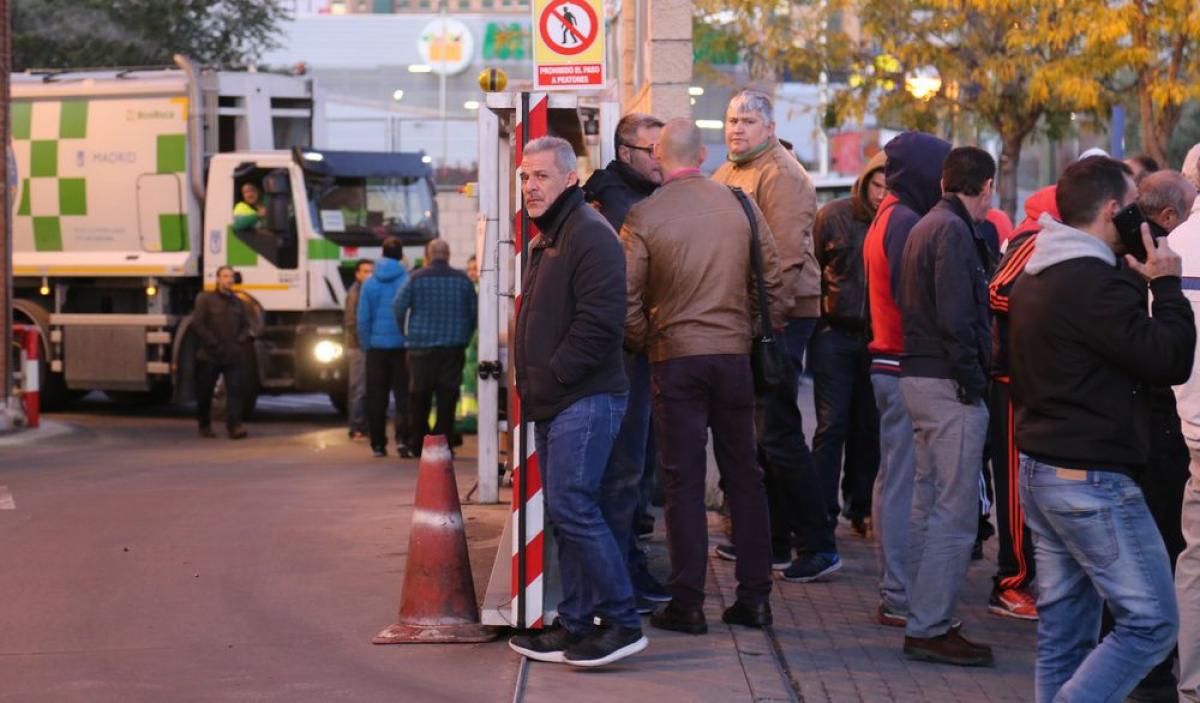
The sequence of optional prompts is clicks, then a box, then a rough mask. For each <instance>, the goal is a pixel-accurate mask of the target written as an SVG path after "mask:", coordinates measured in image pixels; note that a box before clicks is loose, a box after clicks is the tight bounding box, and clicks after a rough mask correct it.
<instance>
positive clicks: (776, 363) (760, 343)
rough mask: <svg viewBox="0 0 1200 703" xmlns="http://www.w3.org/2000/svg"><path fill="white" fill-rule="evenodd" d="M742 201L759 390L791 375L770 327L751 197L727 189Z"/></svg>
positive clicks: (752, 352)
mask: <svg viewBox="0 0 1200 703" xmlns="http://www.w3.org/2000/svg"><path fill="white" fill-rule="evenodd" d="M730 190H732V191H733V194H734V195H736V196H737V199H738V201H739V202H740V203H741V204H742V210H744V211H745V212H746V219H748V220H750V262H751V265H752V266H753V268H754V283H755V287H756V288H757V291H758V293H757V294H758V315H759V321H760V323H761V330H760V332H759V334H757V335H755V337H754V339H753V340H752V343H751V346H750V367H751V369H753V371H754V389H755V390H756V391H758V392H760V393H762V392H764V391H769V390H772V389H774V388H778V387H779V386H782V385H784V384H786V383H787V382H788V379H789V378H790V377H791V376H792V375H793V372H792V368H791V366H792V365H791V362H790V361H789V360H788V357H787V352H786V351H785V350H784V349H783V347H782V346H781V345H780V344H779V341H778V340H776V339H775V336H774V334H773V331H772V330H771V312H770V309H769V308H768V307H767V284H766V283H765V282H764V281H763V263H762V249H761V247H760V246H759V243H758V221H757V220H756V219H755V217H754V210H753V209H752V208H751V207H750V198H748V197H747V196H746V193H745V192H744V191H743V190H742V189H741V188H730Z"/></svg>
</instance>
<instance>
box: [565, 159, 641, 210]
mask: <svg viewBox="0 0 1200 703" xmlns="http://www.w3.org/2000/svg"><path fill="white" fill-rule="evenodd" d="M607 188H629V189H630V190H632V191H634V192H635V193H638V194H639V195H643V196H645V195H650V194H651V193H653V192H654V190H655V189H656V188H658V184H657V183H655V182H654V181H651V180H648V179H646V178H645V177H643V176H642V174H640V173H638V172H637V171H636V170H634V168H633V167H632V166H630V165H629V164H627V163H625V162H623V161H617V160H616V159H613V160H612V161H609V162H608V165H607V166H605V167H604V168H601V169H597V170H595V171H593V172H592V175H591V177H589V178H588V179H587V183H584V184H583V194H584V196H586V198H587V200H589V201H590V200H597V199H599V197H600V193H601V192H602V191H604V190H605V189H607Z"/></svg>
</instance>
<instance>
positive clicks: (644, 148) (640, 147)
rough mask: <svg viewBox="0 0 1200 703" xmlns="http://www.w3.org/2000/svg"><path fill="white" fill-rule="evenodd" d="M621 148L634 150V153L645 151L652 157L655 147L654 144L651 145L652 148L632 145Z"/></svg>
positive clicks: (624, 145)
mask: <svg viewBox="0 0 1200 703" xmlns="http://www.w3.org/2000/svg"><path fill="white" fill-rule="evenodd" d="M621 146H623V147H625V148H626V149H633V150H634V151H644V152H646V153H647V154H650V155H653V154H654V145H653V144H651V145H650V146H634V145H632V144H622V145H621Z"/></svg>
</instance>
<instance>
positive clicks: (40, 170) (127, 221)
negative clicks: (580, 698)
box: [11, 98, 189, 252]
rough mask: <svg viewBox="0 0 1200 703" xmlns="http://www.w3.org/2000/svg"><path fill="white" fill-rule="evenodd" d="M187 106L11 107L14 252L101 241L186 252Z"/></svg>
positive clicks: (26, 103) (168, 101) (76, 103)
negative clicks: (167, 181) (166, 181)
mask: <svg viewBox="0 0 1200 703" xmlns="http://www.w3.org/2000/svg"><path fill="white" fill-rule="evenodd" d="M98 105H99V107H98ZM185 105H186V101H182V99H180V98H144V99H143V98H132V99H129V100H124V99H116V100H114V99H104V100H97V101H92V100H86V99H79V98H73V99H66V100H58V99H53V98H50V99H40V98H39V99H34V100H16V101H14V102H13V103H12V106H11V115H12V137H13V150H14V155H15V157H16V161H17V175H18V187H19V188H20V192H19V193H17V209H16V217H15V218H14V222H13V225H14V234H15V237H16V240H15V244H16V247H17V248H18V249H19V250H22V251H28V250H30V249H32V250H33V251H39V252H46V251H64V250H70V251H76V250H80V249H79V248H81V250H82V251H89V250H92V249H93V247H96V248H99V249H104V248H109V247H111V246H112V244H99V242H102V241H104V240H103V237H112V238H113V239H110V240H109V241H111V242H112V243H117V242H125V243H126V244H125V246H126V247H128V246H129V244H132V245H133V246H135V247H140V248H142V249H143V250H145V251H163V252H168V251H187V250H188V249H189V241H188V240H189V230H188V226H189V222H188V217H187V207H188V205H187V199H186V197H185V195H184V190H183V189H184V188H185V187H186V178H187V165H188V159H187V135H186V134H184V133H183V128H184V121H183V115H184V114H185V113H186V111H185V109H184V106H185ZM97 115H99V116H97ZM147 130H149V132H150V133H149V134H147V133H146V131H147ZM139 134H141V135H144V136H133V135H139ZM127 135H129V136H132V139H130V138H128V137H127ZM147 137H148V138H149V142H148V143H146V138H147ZM138 139H140V140H141V141H142V143H144V144H146V146H149V147H150V148H151V149H152V151H150V150H146V149H144V148H142V147H138V146H137V144H136V141H137V140H138ZM144 177H145V178H149V177H157V178H160V179H161V178H164V177H165V178H169V179H172V180H178V187H176V186H174V185H169V184H164V183H162V182H159V183H158V184H157V185H155V184H153V183H152V182H151V181H148V180H144ZM89 178H91V179H93V180H92V184H91V185H92V186H94V188H92V187H89V183H88V180H89ZM151 186H153V187H151ZM176 192H178V195H176V194H175V193H176ZM130 213H132V219H131V218H130V217H129V215H130ZM139 220H140V224H139ZM122 227H123V228H124V229H123V230H122V229H120V228H122ZM123 232H128V233H130V235H131V236H130V235H126V234H124V233H123ZM113 233H115V234H113ZM98 237H99V238H98ZM121 237H124V239H121ZM93 242H97V244H93ZM139 242H140V243H139Z"/></svg>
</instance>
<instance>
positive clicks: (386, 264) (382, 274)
mask: <svg viewBox="0 0 1200 703" xmlns="http://www.w3.org/2000/svg"><path fill="white" fill-rule="evenodd" d="M371 275H372V276H374V277H375V278H378V279H379V280H380V281H383V282H384V283H391V282H392V281H394V280H396V279H397V278H400V277H401V276H403V275H404V266H403V265H401V263H400V262H399V261H397V260H396V259H389V258H387V257H386V256H385V257H383V258H381V259H379V260H378V261H376V262H375V271H374V272H373V273H372V274H371Z"/></svg>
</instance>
